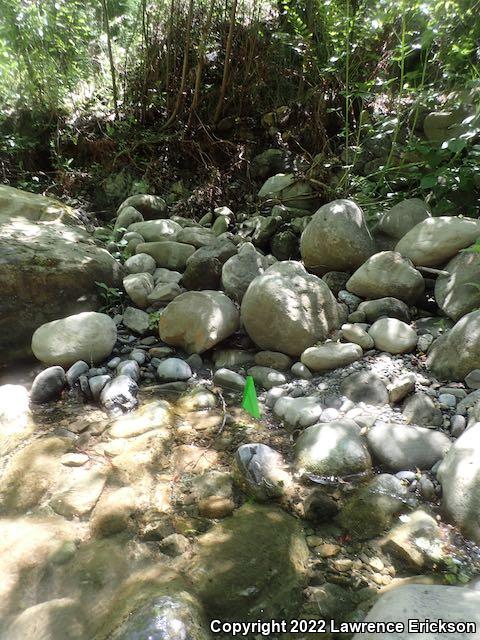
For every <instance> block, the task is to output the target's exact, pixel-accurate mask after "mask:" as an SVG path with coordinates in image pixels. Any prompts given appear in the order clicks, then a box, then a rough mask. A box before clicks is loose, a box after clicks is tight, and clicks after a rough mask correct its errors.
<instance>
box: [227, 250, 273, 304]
mask: <svg viewBox="0 0 480 640" xmlns="http://www.w3.org/2000/svg"><path fill="white" fill-rule="evenodd" d="M268 265H269V262H268V260H267V258H266V257H265V256H264V255H263V254H261V253H260V252H259V251H257V250H256V249H255V247H254V246H253V244H252V243H251V242H245V244H243V245H242V246H241V247H240V249H239V250H238V254H237V255H234V256H232V257H231V258H229V259H228V260H227V261H226V262H225V264H224V265H223V267H222V286H223V288H224V290H225V293H226V294H227V295H228V296H229V297H230V298H232V300H236V301H237V302H239V303H240V302H241V301H242V299H243V296H244V295H245V291H246V290H247V289H248V286H249V284H250V283H251V282H252V280H254V279H255V278H256V277H257V276H259V275H261V274H262V273H263V272H264V271H265V270H266V269H268Z"/></svg>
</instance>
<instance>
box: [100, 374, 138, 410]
mask: <svg viewBox="0 0 480 640" xmlns="http://www.w3.org/2000/svg"><path fill="white" fill-rule="evenodd" d="M137 393H138V385H137V383H136V382H135V381H134V380H132V378H130V377H129V376H117V377H116V378H113V380H111V381H110V382H109V383H108V384H106V385H105V387H104V388H103V390H102V393H101V394H100V403H101V404H102V405H103V406H104V407H105V409H106V410H107V411H112V412H115V411H117V412H118V411H122V412H125V411H131V410H132V409H134V408H135V407H136V406H137V404H138V401H137Z"/></svg>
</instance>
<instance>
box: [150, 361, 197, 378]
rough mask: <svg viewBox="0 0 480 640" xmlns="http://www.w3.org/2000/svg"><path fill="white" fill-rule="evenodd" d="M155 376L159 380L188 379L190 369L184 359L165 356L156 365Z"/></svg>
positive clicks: (190, 375)
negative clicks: (164, 358)
mask: <svg viewBox="0 0 480 640" xmlns="http://www.w3.org/2000/svg"><path fill="white" fill-rule="evenodd" d="M157 377H158V379H159V380H160V381H161V382H173V381H175V380H189V379H190V378H191V377H192V370H191V369H190V367H189V365H188V364H187V363H186V362H185V360H181V359H180V358H167V359H166V360H163V362H162V363H161V364H160V365H159V366H158V368H157Z"/></svg>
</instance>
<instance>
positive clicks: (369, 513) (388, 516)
mask: <svg viewBox="0 0 480 640" xmlns="http://www.w3.org/2000/svg"><path fill="white" fill-rule="evenodd" d="M410 507H411V498H409V494H408V490H407V488H406V487H405V486H404V485H403V484H402V482H401V481H400V480H399V479H398V478H396V477H395V476H391V475H389V474H386V473H384V474H381V475H379V476H375V477H374V478H373V480H370V481H369V483H368V484H367V485H366V486H364V487H361V488H359V489H357V491H356V493H355V494H354V495H353V496H351V497H350V498H349V499H348V500H347V502H346V503H345V504H344V506H343V508H342V510H341V512H340V514H339V515H338V517H337V521H338V522H339V524H340V525H341V526H342V528H343V529H345V530H346V531H348V532H349V533H350V534H351V535H352V536H353V537H354V538H355V539H358V540H368V539H369V538H374V537H375V536H377V535H379V534H381V533H383V532H384V531H386V530H387V529H389V528H390V526H391V524H392V522H393V518H394V516H395V515H396V514H398V513H402V512H403V511H406V510H408V509H409V508H410Z"/></svg>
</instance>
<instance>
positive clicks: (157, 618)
mask: <svg viewBox="0 0 480 640" xmlns="http://www.w3.org/2000/svg"><path fill="white" fill-rule="evenodd" d="M143 638H145V639H146V638H148V640H209V638H210V634H209V632H208V631H207V625H206V622H205V620H204V617H203V612H202V609H201V605H200V604H199V603H198V602H197V600H196V599H195V598H194V597H193V596H191V595H190V594H188V593H187V592H185V591H181V592H179V593H178V594H175V593H172V594H169V595H160V596H158V597H154V598H151V599H150V600H148V601H147V603H146V604H145V603H143V604H142V605H141V606H140V607H139V608H137V609H136V610H134V611H132V612H131V613H130V615H129V616H128V617H126V618H125V619H124V621H123V622H122V623H121V625H120V627H119V628H118V629H117V630H116V631H115V632H114V633H113V635H112V636H111V639H112V640H140V639H143Z"/></svg>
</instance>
